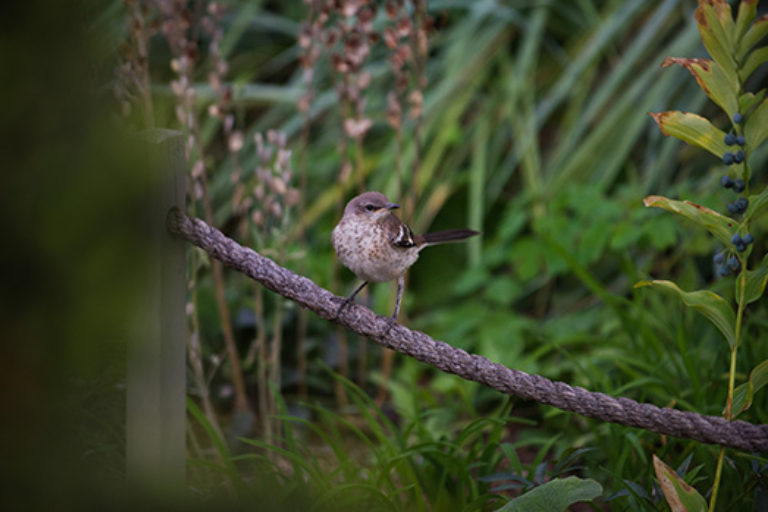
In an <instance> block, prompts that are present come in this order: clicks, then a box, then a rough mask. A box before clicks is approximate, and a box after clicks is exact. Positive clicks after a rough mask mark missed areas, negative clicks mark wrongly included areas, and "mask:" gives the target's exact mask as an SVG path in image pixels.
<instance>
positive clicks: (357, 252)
mask: <svg viewBox="0 0 768 512" xmlns="http://www.w3.org/2000/svg"><path fill="white" fill-rule="evenodd" d="M397 208H400V205H398V204H395V203H391V202H389V200H388V199H387V197H386V196H385V195H384V194H381V193H379V192H366V193H364V194H360V195H359V196H357V197H355V198H354V199H352V200H351V201H350V202H349V203H347V206H346V208H344V216H343V217H342V218H341V220H340V221H339V223H338V224H337V225H336V227H335V228H334V229H333V236H332V239H333V247H334V249H335V250H336V254H337V255H338V257H339V260H341V262H342V263H343V264H344V266H345V267H347V268H348V269H350V270H351V271H352V272H354V273H355V275H356V276H357V277H358V278H360V279H362V280H363V284H361V285H360V286H358V287H357V289H356V290H355V291H354V292H352V295H350V296H349V297H348V298H347V299H346V300H345V301H344V303H343V304H342V305H341V307H340V308H339V310H341V309H342V308H344V307H345V306H346V305H347V304H349V303H350V302H352V300H353V299H354V298H355V296H356V295H357V294H358V293H359V292H360V290H362V289H363V288H364V287H365V285H367V284H368V283H383V282H385V281H391V280H393V279H395V278H397V302H395V313H394V314H393V315H392V318H394V319H395V320H397V315H398V313H399V312H400V302H401V300H402V297H403V285H404V283H405V278H404V277H403V276H404V275H405V272H406V270H408V269H409V268H410V266H411V265H413V264H414V263H416V260H417V259H419V252H421V250H422V249H424V248H425V247H428V246H430V245H436V244H441V243H445V242H456V241H459V240H464V239H465V238H469V237H471V236H475V235H478V234H479V233H478V232H477V231H473V230H471V229H449V230H446V231H436V232H434V233H425V234H423V235H414V234H413V231H411V228H409V227H408V225H407V224H406V223H404V222H403V221H401V220H400V219H398V218H397V217H396V216H395V214H394V213H392V210H395V209H397Z"/></svg>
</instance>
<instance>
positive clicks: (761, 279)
mask: <svg viewBox="0 0 768 512" xmlns="http://www.w3.org/2000/svg"><path fill="white" fill-rule="evenodd" d="M744 281H745V283H746V285H745V287H744V305H745V306H746V305H747V304H751V303H753V302H755V301H756V300H758V299H759V298H760V297H762V296H763V293H764V292H765V285H766V283H767V282H768V255H766V256H765V257H764V258H763V261H762V263H760V266H758V267H757V268H756V269H754V270H748V271H747V272H746V274H745V275H744ZM741 282H742V279H741V277H737V278H736V292H735V293H736V295H734V296H735V297H736V300H737V301H738V300H739V297H741Z"/></svg>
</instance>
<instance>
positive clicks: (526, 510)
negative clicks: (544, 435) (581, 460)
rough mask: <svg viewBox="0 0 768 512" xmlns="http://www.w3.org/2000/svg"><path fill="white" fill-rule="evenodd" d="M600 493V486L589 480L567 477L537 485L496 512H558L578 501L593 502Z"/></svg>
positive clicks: (601, 489) (601, 490)
mask: <svg viewBox="0 0 768 512" xmlns="http://www.w3.org/2000/svg"><path fill="white" fill-rule="evenodd" d="M602 493H603V488H602V486H601V485H600V484H599V483H597V482H596V481H594V480H592V479H591V478H587V479H581V478H577V477H575V476H569V477H567V478H558V479H556V480H551V481H549V482H547V483H545V484H542V485H539V486H538V487H535V488H533V489H531V490H530V491H528V492H527V493H525V494H523V495H522V496H520V497H519V498H515V499H514V500H512V501H510V502H509V503H507V504H505V505H504V506H503V507H501V508H499V509H497V511H498V512H559V511H563V510H566V509H567V508H568V507H569V506H570V505H571V504H573V503H576V502H578V501H588V500H593V499H595V498H596V497H598V496H600V495H601V494H602Z"/></svg>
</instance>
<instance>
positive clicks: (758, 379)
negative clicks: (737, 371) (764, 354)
mask: <svg viewBox="0 0 768 512" xmlns="http://www.w3.org/2000/svg"><path fill="white" fill-rule="evenodd" d="M766 384H768V359H766V360H765V361H763V362H762V363H760V364H758V365H757V366H755V367H754V368H752V371H751V372H750V373H749V380H748V381H747V382H745V383H744V384H742V385H740V386H739V387H737V388H736V389H735V390H734V391H733V405H732V407H731V411H733V417H734V418H735V417H736V416H738V415H739V414H741V413H742V412H744V411H746V410H747V409H749V407H750V406H751V405H752V399H753V398H754V396H755V393H757V392H758V391H760V390H761V389H763V388H764V387H765V385H766Z"/></svg>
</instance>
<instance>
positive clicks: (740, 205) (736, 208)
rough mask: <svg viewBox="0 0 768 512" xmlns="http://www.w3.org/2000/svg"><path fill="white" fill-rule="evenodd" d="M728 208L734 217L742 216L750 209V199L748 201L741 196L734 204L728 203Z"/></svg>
mask: <svg viewBox="0 0 768 512" xmlns="http://www.w3.org/2000/svg"><path fill="white" fill-rule="evenodd" d="M727 208H728V213H731V214H733V215H741V214H742V213H744V212H746V211H747V208H749V199H747V198H746V197H744V196H741V197H740V198H738V199H737V200H735V201H734V202H732V203H728V206H727Z"/></svg>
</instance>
